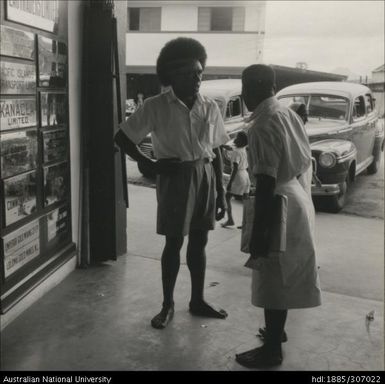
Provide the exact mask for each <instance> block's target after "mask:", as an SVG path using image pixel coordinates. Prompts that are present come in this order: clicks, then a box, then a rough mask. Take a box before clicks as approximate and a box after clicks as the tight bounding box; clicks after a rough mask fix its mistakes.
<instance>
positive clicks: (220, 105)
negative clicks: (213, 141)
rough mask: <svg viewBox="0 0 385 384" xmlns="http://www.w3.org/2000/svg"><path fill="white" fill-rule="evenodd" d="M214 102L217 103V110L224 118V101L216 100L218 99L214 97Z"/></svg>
mask: <svg viewBox="0 0 385 384" xmlns="http://www.w3.org/2000/svg"><path fill="white" fill-rule="evenodd" d="M214 101H215V102H216V103H217V105H218V107H219V110H220V111H221V113H222V117H224V115H225V101H224V100H223V99H220V98H218V97H215V98H214Z"/></svg>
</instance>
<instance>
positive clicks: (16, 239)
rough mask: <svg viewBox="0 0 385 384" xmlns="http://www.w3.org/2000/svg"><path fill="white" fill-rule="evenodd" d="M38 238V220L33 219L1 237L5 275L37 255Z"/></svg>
mask: <svg viewBox="0 0 385 384" xmlns="http://www.w3.org/2000/svg"><path fill="white" fill-rule="evenodd" d="M39 238H40V225H39V220H34V221H32V222H31V223H28V224H26V225H24V226H22V227H21V228H19V229H17V230H16V231H14V232H11V233H10V234H8V235H6V236H4V237H3V238H2V244H3V254H4V275H5V277H8V276H9V275H11V274H12V273H13V272H15V271H17V270H18V269H19V268H21V267H22V266H23V265H25V264H26V263H28V262H29V261H31V260H32V259H33V258H35V257H36V256H38V255H39V250H40V240H39Z"/></svg>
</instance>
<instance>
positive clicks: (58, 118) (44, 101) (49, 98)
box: [40, 92, 67, 127]
mask: <svg viewBox="0 0 385 384" xmlns="http://www.w3.org/2000/svg"><path fill="white" fill-rule="evenodd" d="M40 108H41V126H42V127H55V126H60V125H63V124H65V123H66V118H67V104H66V94H65V93H53V92H41V93H40Z"/></svg>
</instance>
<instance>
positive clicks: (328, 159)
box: [318, 152, 337, 168]
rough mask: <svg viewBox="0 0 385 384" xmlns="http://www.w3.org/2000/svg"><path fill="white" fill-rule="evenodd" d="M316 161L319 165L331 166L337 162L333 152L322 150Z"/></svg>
mask: <svg viewBox="0 0 385 384" xmlns="http://www.w3.org/2000/svg"><path fill="white" fill-rule="evenodd" d="M318 162H319V164H320V166H321V167H324V168H333V167H334V166H335V165H336V163H337V159H336V156H335V154H334V153H331V152H322V153H321V154H320V156H319V158H318Z"/></svg>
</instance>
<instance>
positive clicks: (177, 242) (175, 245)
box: [165, 236, 183, 253]
mask: <svg viewBox="0 0 385 384" xmlns="http://www.w3.org/2000/svg"><path fill="white" fill-rule="evenodd" d="M182 245H183V236H175V237H173V236H166V245H165V250H167V251H168V252H178V253H179V251H180V250H181V248H182Z"/></svg>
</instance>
